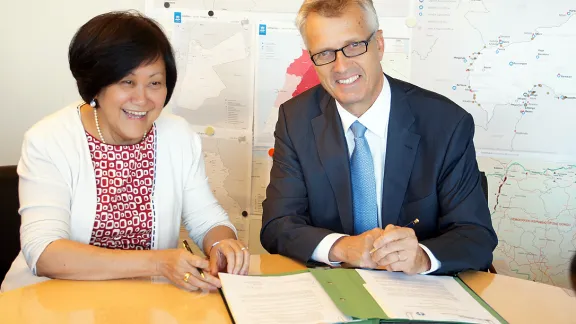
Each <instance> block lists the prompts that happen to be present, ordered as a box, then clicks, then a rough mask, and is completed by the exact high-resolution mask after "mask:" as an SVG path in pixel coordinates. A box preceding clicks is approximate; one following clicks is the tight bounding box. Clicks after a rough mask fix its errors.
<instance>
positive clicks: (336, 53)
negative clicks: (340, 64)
mask: <svg viewBox="0 0 576 324" xmlns="http://www.w3.org/2000/svg"><path fill="white" fill-rule="evenodd" d="M375 34H376V32H375V31H374V32H372V34H370V37H368V39H366V40H363V41H358V42H352V43H350V44H348V45H346V46H343V47H341V48H339V49H335V50H324V51H322V52H318V53H316V54H312V53H311V52H310V51H308V53H309V54H310V59H311V60H312V63H314V65H316V66H322V65H326V64H330V63H333V62H335V61H336V59H337V58H338V52H342V55H344V56H346V57H356V56H360V55H362V54H365V53H366V52H368V44H369V43H370V41H371V40H372V37H374V35H375ZM354 44H364V47H365V49H366V50H365V51H364V52H362V53H360V54H356V55H346V53H345V52H344V49H345V48H347V47H348V46H350V45H354ZM324 52H334V59H333V60H332V61H330V62H326V63H322V64H317V63H316V59H315V57H317V56H318V55H319V54H321V53H324Z"/></svg>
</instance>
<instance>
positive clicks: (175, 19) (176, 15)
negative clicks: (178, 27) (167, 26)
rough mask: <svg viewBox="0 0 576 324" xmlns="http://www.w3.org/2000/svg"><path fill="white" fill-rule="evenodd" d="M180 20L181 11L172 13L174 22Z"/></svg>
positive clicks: (177, 22) (176, 22) (179, 21)
mask: <svg viewBox="0 0 576 324" xmlns="http://www.w3.org/2000/svg"><path fill="white" fill-rule="evenodd" d="M181 22H182V13H181V12H175V13H174V23H175V24H179V23H181Z"/></svg>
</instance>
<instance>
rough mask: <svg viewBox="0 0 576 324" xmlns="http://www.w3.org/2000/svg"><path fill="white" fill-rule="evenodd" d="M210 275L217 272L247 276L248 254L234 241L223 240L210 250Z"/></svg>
mask: <svg viewBox="0 0 576 324" xmlns="http://www.w3.org/2000/svg"><path fill="white" fill-rule="evenodd" d="M209 253H210V273H211V274H212V275H213V276H216V275H217V274H218V272H227V273H230V274H240V275H247V274H248V267H249V266H250V252H248V248H247V247H245V246H244V244H242V242H240V241H238V240H236V239H224V240H221V241H219V242H218V243H216V245H214V246H213V247H212V248H211V249H210V252H209Z"/></svg>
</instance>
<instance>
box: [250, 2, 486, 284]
mask: <svg viewBox="0 0 576 324" xmlns="http://www.w3.org/2000/svg"><path fill="white" fill-rule="evenodd" d="M297 25H298V27H299V28H300V32H301V34H302V36H303V39H304V42H305V44H306V46H307V48H308V50H309V51H310V54H311V58H312V60H313V62H314V64H315V69H316V72H317V73H318V76H319V78H320V81H321V86H317V87H315V88H313V89H310V90H309V91H307V92H305V93H303V94H301V95H300V96H298V97H296V98H293V99H291V100H289V101H288V102H286V103H285V104H284V105H282V106H281V107H280V110H279V116H278V123H277V125H276V132H275V137H276V144H275V153H274V163H273V166H272V171H271V175H270V184H269V186H268V188H267V192H266V193H267V198H266V200H265V201H264V203H263V208H264V214H263V219H262V222H263V224H262V232H261V242H262V245H263V246H264V248H266V250H268V251H269V252H270V253H280V254H283V255H286V256H288V257H292V258H295V259H297V260H300V261H302V262H307V261H310V260H314V261H318V262H323V263H327V264H339V263H346V264H348V265H351V266H356V267H365V268H385V269H387V270H390V271H403V272H405V273H410V274H415V273H423V274H426V273H432V272H433V273H435V274H448V273H455V272H459V271H462V270H466V269H477V270H480V269H487V268H488V267H489V266H490V264H491V262H492V251H493V250H494V248H495V246H496V244H497V238H496V234H495V232H494V229H493V228H492V224H491V219H490V213H489V210H488V206H487V203H486V199H485V198H484V195H483V192H482V188H481V183H480V173H479V170H478V166H477V163H476V156H475V150H474V145H473V141H472V138H473V134H474V123H473V120H472V117H471V116H470V114H468V113H467V112H466V111H464V110H463V109H461V108H460V107H458V106H457V105H456V104H454V103H453V102H451V101H449V100H448V99H447V98H445V97H442V96H440V95H438V94H435V93H432V92H429V91H426V90H423V89H420V88H418V87H416V86H414V85H411V84H408V83H405V82H402V81H399V80H396V79H393V78H390V77H388V76H386V75H384V74H383V72H382V68H381V65H380V61H381V59H382V55H383V53H384V38H383V36H382V31H381V30H379V27H378V18H377V15H376V12H375V9H374V7H373V4H372V1H371V0H306V1H304V3H303V5H302V7H301V9H300V12H299V14H298V18H297ZM416 219H417V221H416ZM407 224H410V226H405V225H407Z"/></svg>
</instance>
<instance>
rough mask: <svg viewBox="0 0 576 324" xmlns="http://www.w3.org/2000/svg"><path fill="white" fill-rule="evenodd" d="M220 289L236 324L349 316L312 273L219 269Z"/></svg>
mask: <svg viewBox="0 0 576 324" xmlns="http://www.w3.org/2000/svg"><path fill="white" fill-rule="evenodd" d="M219 276H220V280H221V282H222V290H223V292H224V296H225V297H226V302H227V303H228V307H229V308H230V312H231V313H232V316H233V317H234V320H235V321H236V323H238V324H244V323H246V324H257V323H266V324H268V323H276V324H282V323H290V324H293V323H315V324H317V323H338V322H340V323H342V322H347V321H350V320H351V318H350V317H348V316H346V315H344V314H342V312H341V311H340V310H339V309H338V308H337V307H336V305H335V304H334V303H333V302H332V300H331V299H330V297H329V296H328V294H326V292H325V291H324V290H323V289H322V287H321V286H320V284H319V283H318V282H317V281H316V279H315V278H314V276H313V275H312V274H311V273H309V272H306V273H301V274H296V275H290V276H271V277H259V276H238V275H230V274H226V273H220V274H219Z"/></svg>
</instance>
